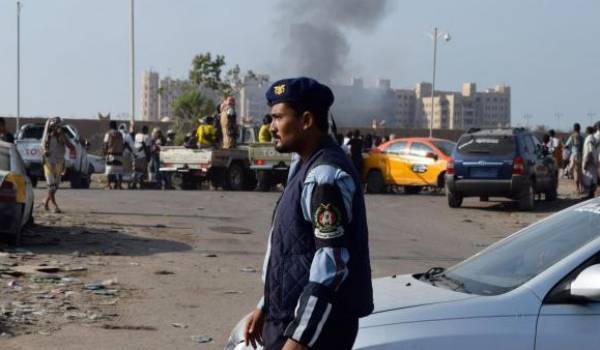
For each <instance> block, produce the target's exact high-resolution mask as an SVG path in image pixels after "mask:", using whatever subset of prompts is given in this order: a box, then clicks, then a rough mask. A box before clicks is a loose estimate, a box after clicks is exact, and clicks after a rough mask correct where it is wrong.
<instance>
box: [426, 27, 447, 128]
mask: <svg viewBox="0 0 600 350" xmlns="http://www.w3.org/2000/svg"><path fill="white" fill-rule="evenodd" d="M443 37H444V40H445V41H450V34H448V33H444V34H443ZM432 39H433V77H432V79H431V119H430V120H429V138H432V137H433V118H434V117H435V104H434V103H433V100H434V97H435V69H436V63H437V40H438V28H437V27H435V28H433V35H432Z"/></svg>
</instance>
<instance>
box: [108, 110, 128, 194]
mask: <svg viewBox="0 0 600 350" xmlns="http://www.w3.org/2000/svg"><path fill="white" fill-rule="evenodd" d="M108 125H109V126H108V128H109V130H108V132H107V133H106V134H105V135H104V156H105V157H106V170H105V174H106V177H107V179H108V188H109V189H112V190H117V189H119V190H122V189H123V187H122V185H121V182H122V180H123V150H124V149H125V146H124V145H125V141H124V140H123V134H122V133H121V132H120V131H119V130H117V122H116V121H114V120H111V121H110V123H109V124H108Z"/></svg>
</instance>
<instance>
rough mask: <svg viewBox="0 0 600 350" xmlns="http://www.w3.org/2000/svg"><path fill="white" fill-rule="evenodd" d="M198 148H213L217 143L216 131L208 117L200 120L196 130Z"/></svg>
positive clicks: (211, 119) (210, 118)
mask: <svg viewBox="0 0 600 350" xmlns="http://www.w3.org/2000/svg"><path fill="white" fill-rule="evenodd" d="M196 140H198V148H213V147H214V146H215V143H216V142H217V130H215V126H214V125H213V118H212V117H210V116H208V117H206V118H202V119H200V126H198V129H196Z"/></svg>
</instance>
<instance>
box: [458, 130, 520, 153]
mask: <svg viewBox="0 0 600 350" xmlns="http://www.w3.org/2000/svg"><path fill="white" fill-rule="evenodd" d="M456 151H457V152H458V153H460V154H490V155H510V154H514V153H515V141H514V136H512V135H464V136H462V137H461V138H460V140H458V144H457V146H456Z"/></svg>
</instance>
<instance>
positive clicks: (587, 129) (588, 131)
mask: <svg viewBox="0 0 600 350" xmlns="http://www.w3.org/2000/svg"><path fill="white" fill-rule="evenodd" d="M585 132H586V133H587V134H589V135H591V134H593V133H594V128H593V127H591V126H588V127H587V128H585Z"/></svg>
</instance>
